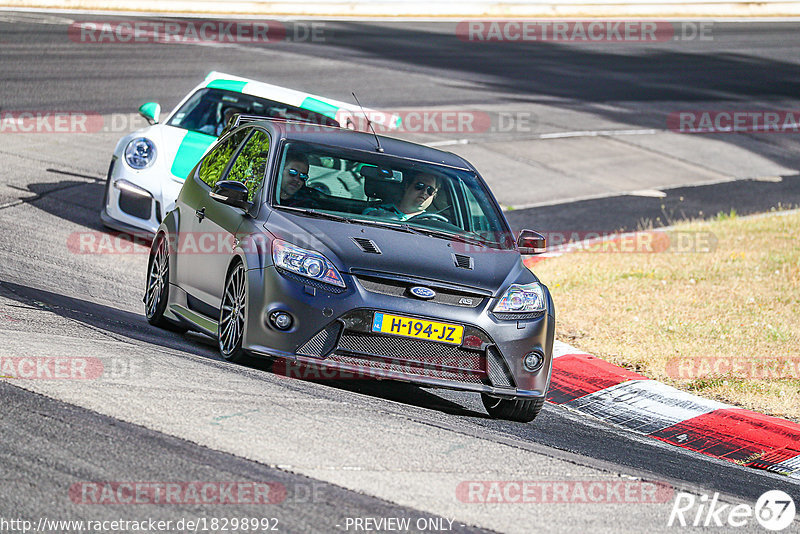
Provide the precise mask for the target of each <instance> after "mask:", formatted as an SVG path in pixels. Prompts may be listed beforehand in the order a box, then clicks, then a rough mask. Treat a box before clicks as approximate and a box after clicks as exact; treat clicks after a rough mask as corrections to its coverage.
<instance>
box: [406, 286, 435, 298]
mask: <svg viewBox="0 0 800 534" xmlns="http://www.w3.org/2000/svg"><path fill="white" fill-rule="evenodd" d="M409 292H411V294H412V295H414V296H415V297H417V298H418V299H425V300H429V299H432V298H433V297H435V296H436V291H434V290H433V289H431V288H429V287H422V286H414V287H412V288H411V289H409Z"/></svg>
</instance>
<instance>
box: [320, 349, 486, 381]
mask: <svg viewBox="0 0 800 534" xmlns="http://www.w3.org/2000/svg"><path fill="white" fill-rule="evenodd" d="M330 359H331V360H334V361H336V362H340V363H344V364H349V365H354V366H358V367H360V368H362V369H364V368H369V369H376V370H380V371H385V372H388V373H395V374H396V375H397V378H398V379H401V378H404V377H405V376H407V375H416V376H424V377H428V378H438V379H441V380H451V381H453V382H467V383H471V384H480V383H481V382H482V380H481V377H480V376H478V375H474V374H470V373H465V372H463V371H453V370H450V369H441V368H437V367H433V366H423V367H417V366H410V365H408V364H404V363H402V362H397V361H380V360H368V359H364V358H358V357H355V356H348V355H343V354H334V355H333V356H331V358H330Z"/></svg>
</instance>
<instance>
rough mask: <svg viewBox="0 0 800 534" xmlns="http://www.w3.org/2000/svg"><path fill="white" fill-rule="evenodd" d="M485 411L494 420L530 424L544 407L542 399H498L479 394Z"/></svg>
mask: <svg viewBox="0 0 800 534" xmlns="http://www.w3.org/2000/svg"><path fill="white" fill-rule="evenodd" d="M481 401H483V406H484V408H486V411H487V412H489V415H491V416H492V417H493V418H494V419H506V420H508V421H516V422H518V423H530V422H531V421H533V420H534V419H536V416H537V415H539V412H540V411H542V406H544V397H539V398H536V399H500V398H498V397H492V396H490V395H487V394H485V393H481Z"/></svg>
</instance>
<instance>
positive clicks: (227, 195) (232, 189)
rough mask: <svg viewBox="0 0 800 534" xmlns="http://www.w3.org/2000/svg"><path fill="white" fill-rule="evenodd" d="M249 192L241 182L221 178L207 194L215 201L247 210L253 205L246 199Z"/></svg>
mask: <svg viewBox="0 0 800 534" xmlns="http://www.w3.org/2000/svg"><path fill="white" fill-rule="evenodd" d="M249 194H250V192H249V191H248V190H247V186H245V185H244V184H243V183H242V182H237V181H235V180H222V181H220V182H217V185H215V186H214V189H213V190H212V191H211V193H210V194H209V196H210V197H211V198H213V199H214V200H216V201H217V202H221V203H223V204H226V205H228V206H233V207H234V208H241V209H243V210H245V211H247V210H249V209H250V208H251V207H252V206H253V203H252V202H250V201H249V200H247V197H248V196H249Z"/></svg>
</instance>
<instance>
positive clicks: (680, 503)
mask: <svg viewBox="0 0 800 534" xmlns="http://www.w3.org/2000/svg"><path fill="white" fill-rule="evenodd" d="M795 513H796V510H795V504H794V500H793V499H792V497H791V496H790V495H789V494H788V493H786V492H783V491H780V490H771V491H767V492H766V493H764V494H762V495H761V496H760V497H759V498H758V500H757V501H756V505H755V507H753V506H750V505H749V504H737V505H731V504H725V503H721V502H719V493H714V495H713V496H712V497H711V498H710V499H709V497H708V495H701V496H700V497H698V496H696V495H693V494H691V493H685V492H680V493H678V494H677V495H676V496H675V502H674V503H673V504H672V512H670V514H669V521H667V526H669V527H671V526H681V527H687V526H688V527H701V526H702V527H727V528H730V527H734V528H738V527H744V526H747V525H750V524H752V520H753V518H755V520H756V521H757V522H758V524H759V525H761V526H762V527H763V528H765V529H767V530H772V531H781V530H784V529H786V528H788V527H789V526H790V525H792V523H793V522H794V518H795Z"/></svg>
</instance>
